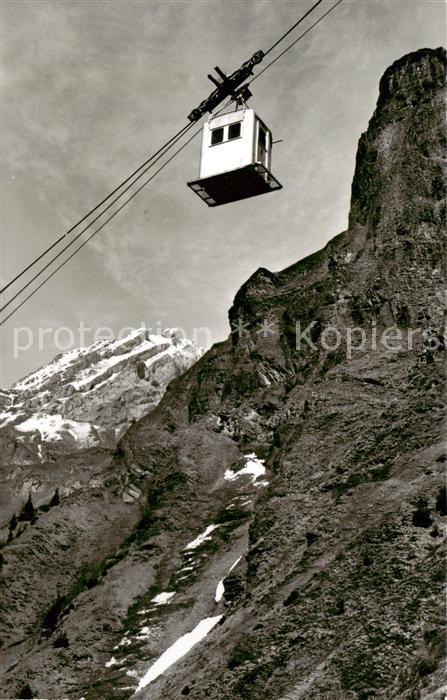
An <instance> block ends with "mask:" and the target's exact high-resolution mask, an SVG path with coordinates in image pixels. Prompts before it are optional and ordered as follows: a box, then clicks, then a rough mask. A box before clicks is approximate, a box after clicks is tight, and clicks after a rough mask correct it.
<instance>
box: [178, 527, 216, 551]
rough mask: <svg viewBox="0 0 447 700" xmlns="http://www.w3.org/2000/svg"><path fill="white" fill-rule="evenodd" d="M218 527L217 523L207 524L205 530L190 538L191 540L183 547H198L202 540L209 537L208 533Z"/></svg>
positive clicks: (204, 540)
mask: <svg viewBox="0 0 447 700" xmlns="http://www.w3.org/2000/svg"><path fill="white" fill-rule="evenodd" d="M218 527H219V525H208V527H207V528H206V530H204V531H203V532H202V534H201V535H199V536H198V537H196V539H195V540H192V542H188V544H187V545H186V547H184V549H197V547H200V545H201V544H203V542H206V540H210V539H211V537H210V534H211V533H212V532H213V531H214V530H216V528H218Z"/></svg>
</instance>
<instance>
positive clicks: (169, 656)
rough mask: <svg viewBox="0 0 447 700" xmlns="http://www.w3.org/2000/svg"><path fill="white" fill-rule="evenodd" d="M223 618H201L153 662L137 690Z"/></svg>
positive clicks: (159, 673)
mask: <svg viewBox="0 0 447 700" xmlns="http://www.w3.org/2000/svg"><path fill="white" fill-rule="evenodd" d="M221 618H222V615H215V616H214V617H206V618H205V619H204V620H201V621H200V622H199V624H198V625H196V627H194V629H193V630H192V632H187V633H186V634H184V635H183V636H182V637H180V638H179V639H177V641H176V642H174V644H172V646H170V647H169V649H166V651H165V652H163V654H162V655H161V656H160V657H159V658H158V659H157V660H156V661H155V663H153V664H152V666H151V667H150V668H149V670H148V671H147V672H146V673H145V674H144V676H143V678H142V679H141V680H140V682H139V684H138V688H137V690H136V692H138V691H139V690H141V689H142V688H145V687H146V686H147V685H149V683H152V681H154V680H155V679H156V678H158V676H161V675H162V674H163V673H164V672H165V671H166V670H167V669H168V668H169V667H170V666H172V665H173V664H174V663H175V662H176V661H178V660H179V659H181V658H182V657H183V656H185V654H187V653H188V652H189V651H191V649H192V648H193V647H194V646H195V645H196V644H197V643H198V642H200V641H201V640H202V639H204V638H205V637H206V635H207V634H208V632H210V631H211V630H212V629H213V627H214V626H215V625H217V623H218V622H219V620H220V619H221Z"/></svg>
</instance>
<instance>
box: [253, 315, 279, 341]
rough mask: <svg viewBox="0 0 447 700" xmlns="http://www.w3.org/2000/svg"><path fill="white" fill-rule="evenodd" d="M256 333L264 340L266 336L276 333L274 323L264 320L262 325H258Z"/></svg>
mask: <svg viewBox="0 0 447 700" xmlns="http://www.w3.org/2000/svg"><path fill="white" fill-rule="evenodd" d="M256 333H258V334H259V333H262V335H263V336H264V338H267V336H268V335H275V333H276V324H275V322H274V321H267V319H264V320H263V322H262V323H260V324H259V330H258V331H256Z"/></svg>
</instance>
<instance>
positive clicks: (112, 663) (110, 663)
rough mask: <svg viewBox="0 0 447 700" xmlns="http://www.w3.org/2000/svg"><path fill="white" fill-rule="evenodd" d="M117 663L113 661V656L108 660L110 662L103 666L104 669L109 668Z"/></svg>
mask: <svg viewBox="0 0 447 700" xmlns="http://www.w3.org/2000/svg"><path fill="white" fill-rule="evenodd" d="M117 663H118V661H117V660H116V659H115V657H114V656H112V658H111V659H110V661H106V663H105V664H104V666H105V667H106V668H110V666H114V665H115V664H117Z"/></svg>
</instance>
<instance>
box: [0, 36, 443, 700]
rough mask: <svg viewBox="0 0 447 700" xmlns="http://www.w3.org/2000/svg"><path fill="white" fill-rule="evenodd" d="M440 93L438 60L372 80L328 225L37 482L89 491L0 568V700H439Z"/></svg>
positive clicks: (40, 521)
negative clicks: (154, 392) (143, 407)
mask: <svg viewBox="0 0 447 700" xmlns="http://www.w3.org/2000/svg"><path fill="white" fill-rule="evenodd" d="M444 84H445V52H444V51H443V50H441V49H437V50H430V49H423V50H420V51H417V52H415V53H413V54H409V55H407V56H405V57H403V58H402V59H400V60H399V61H397V62H396V63H395V64H393V65H392V66H391V67H390V68H389V69H388V70H387V71H386V73H385V75H384V76H383V78H382V81H381V85H380V94H379V100H378V103H377V108H376V111H375V113H374V115H373V117H372V119H371V122H370V124H369V127H368V130H367V131H366V133H365V134H363V136H362V137H361V139H360V144H359V152H358V157H357V165H356V171H355V175H354V180H353V187H352V205H351V213H350V220H349V228H348V230H347V231H345V232H343V233H342V234H340V235H338V236H337V237H336V238H334V239H333V240H332V241H330V243H329V244H328V245H327V246H326V247H325V248H324V249H323V250H322V251H320V252H318V253H316V254H314V255H312V256H310V257H308V258H306V259H304V260H302V261H300V262H298V263H297V264H295V265H293V266H291V267H289V268H287V269H286V270H284V271H282V272H279V273H272V272H270V271H268V270H266V269H260V270H258V271H257V272H256V273H255V274H254V275H253V276H252V277H251V278H250V279H249V280H248V282H247V283H246V284H244V285H243V287H242V288H241V289H240V291H239V292H238V294H237V295H236V298H235V301H234V305H233V307H232V309H231V310H230V322H231V325H232V328H233V332H232V334H231V336H230V338H229V339H228V341H226V342H224V343H220V344H218V345H216V346H214V347H213V348H212V349H211V350H210V351H209V352H208V353H207V354H206V355H204V356H203V357H202V358H201V359H200V360H199V361H198V362H197V363H196V364H195V365H194V366H193V367H192V368H191V369H190V370H189V371H188V372H187V373H186V374H184V375H183V376H182V377H180V378H179V379H177V380H176V381H175V382H173V383H172V384H171V385H170V387H169V391H168V392H167V394H166V396H165V397H164V399H163V400H162V401H161V403H160V404H159V405H158V407H157V408H156V409H155V410H154V411H152V412H150V413H148V414H147V415H145V416H144V417H143V418H142V419H141V420H140V421H139V422H137V423H136V424H135V425H133V426H132V427H131V428H130V429H129V430H128V431H127V432H126V433H125V435H124V437H123V438H122V440H121V442H120V443H119V446H118V448H117V449H116V450H115V451H114V453H113V454H111V453H110V452H108V451H106V450H99V449H90V450H84V451H81V452H78V453H77V454H75V455H72V456H71V457H70V459H69V460H66V461H64V463H63V466H62V467H60V468H59V469H57V467H56V465H54V466H52V467H51V474H52V478H53V480H54V485H60V486H61V487H62V486H63V483H64V479H66V478H68V476H69V475H70V474H72V473H73V472H76V473H77V474H79V478H80V479H84V478H85V479H87V478H90V479H91V478H92V477H94V478H96V477H97V478H98V479H99V482H98V483H99V485H98V487H97V488H95V486H94V484H93V485H92V486H91V487H90V488H89V489H83V490H81V491H80V492H78V493H76V494H70V495H69V496H67V497H66V498H60V501H59V502H57V503H54V504H53V505H52V506H51V508H49V509H48V510H47V511H45V512H40V513H39V514H38V517H37V519H36V520H35V521H34V522H33V514H30V513H29V512H28V513H26V512H25V513H24V514H23V513H22V516H23V517H25V518H26V517H29V518H30V522H31V525H30V526H29V527H28V528H27V529H26V530H25V531H24V532H23V534H22V535H21V536H20V537H19V538H17V539H15V540H13V541H12V542H10V543H9V544H8V545H7V546H6V547H5V548H4V550H3V552H2V556H3V572H2V573H3V579H2V585H3V592H2V595H3V600H4V605H3V606H2V607H3V611H4V612H3V616H4V620H3V635H2V636H3V639H4V648H3V652H2V657H3V658H2V665H3V667H4V668H5V674H4V681H3V686H2V692H3V694H5V695H6V696H8V695H9V696H11V697H13V696H17V694H21V695H20V696H21V697H31V696H33V694H34V695H37V696H40V697H46V696H50V697H54V696H57V697H70V698H80V697H84V698H85V699H88V700H94V699H98V700H99V699H101V700H102V699H103V698H128V697H130V696H131V695H132V694H133V693H135V692H136V695H135V697H136V698H141V699H142V700H149V699H151V698H154V699H155V698H157V699H161V698H163V700H164V699H165V698H166V699H167V698H169V699H171V698H173V699H174V698H180V697H183V696H189V697H191V698H204V697H208V698H214V699H216V700H217V699H218V700H226V699H228V700H230V699H231V700H235V699H237V698H250V699H255V698H263V699H264V698H272V699H273V698H274V699H276V700H298V699H299V700H320V699H321V700H323V699H325V700H329V698H340V699H346V700H348V699H351V698H357V699H359V700H366V699H367V698H387V699H389V700H391V699H394V698H405V699H407V700H410V698H411V699H413V700H414V699H416V698H427V699H428V698H431V700H435V699H437V698H441V697H443V694H444V693H443V690H442V684H443V677H442V657H443V640H444V635H443V604H442V600H443V599H442V589H443V584H444V573H443V543H444V540H443V534H442V522H443V520H444V519H445V515H446V502H445V487H444V485H443V483H444V482H443V461H444V448H443V443H442V435H441V431H442V415H443V413H442V410H443V405H442V397H443V394H442V386H443V384H442V369H443V365H442V355H443V350H444V340H443V333H442V328H443V326H442V323H443V318H442V308H443V306H442V292H443V273H444V269H445V268H444V249H443V244H442V237H443V231H444V225H445V171H444V167H445V124H444V120H445V108H444ZM11 478H12V479H14V478H16V477H14V473H13V474H12V475H11ZM90 483H91V482H90ZM129 488H132V489H134V493H135V498H134V500H132V502H125V501H124V500H123V497H122V496H123V492H124V490H125V489H129ZM25 510H26V509H25ZM28 510H29V509H28ZM105 528H107V531H106V532H107V534H106V535H105ZM205 637H206V638H205Z"/></svg>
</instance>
